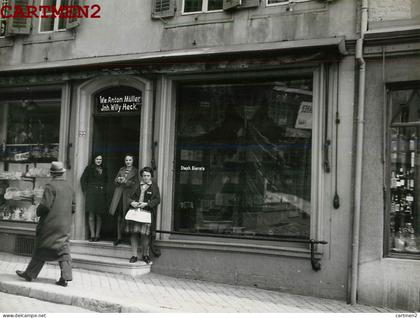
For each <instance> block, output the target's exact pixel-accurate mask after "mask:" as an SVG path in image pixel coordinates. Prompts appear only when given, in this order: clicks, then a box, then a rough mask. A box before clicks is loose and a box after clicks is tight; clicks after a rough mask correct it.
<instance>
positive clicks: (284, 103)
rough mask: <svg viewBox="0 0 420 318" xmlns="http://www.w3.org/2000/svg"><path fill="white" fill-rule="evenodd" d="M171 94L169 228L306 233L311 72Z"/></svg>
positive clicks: (190, 86) (189, 88)
mask: <svg viewBox="0 0 420 318" xmlns="http://www.w3.org/2000/svg"><path fill="white" fill-rule="evenodd" d="M177 96H178V100H177V119H176V157H175V200H174V211H175V212H174V229H175V230H176V231H182V232H186V231H189V232H202V233H218V234H234V235H244V236H252V235H261V234H263V235H276V236H284V237H292V238H305V239H307V238H309V237H310V219H311V162H312V100H313V80H312V77H308V78H298V79H294V78H290V79H275V80H269V81H253V82H245V83H244V82H240V83H203V84H181V85H180V86H179V88H178V90H177Z"/></svg>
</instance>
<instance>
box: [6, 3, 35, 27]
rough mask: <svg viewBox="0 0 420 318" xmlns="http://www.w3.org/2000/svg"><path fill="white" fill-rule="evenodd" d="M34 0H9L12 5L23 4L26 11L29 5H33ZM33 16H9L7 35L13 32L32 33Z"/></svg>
mask: <svg viewBox="0 0 420 318" xmlns="http://www.w3.org/2000/svg"><path fill="white" fill-rule="evenodd" d="M32 3H33V0H9V4H10V5H11V6H12V7H15V6H21V7H22V8H23V11H24V12H26V8H27V6H28V5H32ZM31 25H32V18H8V19H7V28H6V29H7V35H12V34H29V33H31Z"/></svg>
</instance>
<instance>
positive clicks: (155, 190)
mask: <svg viewBox="0 0 420 318" xmlns="http://www.w3.org/2000/svg"><path fill="white" fill-rule="evenodd" d="M140 193H141V188H140V184H139V185H138V186H137V188H136V190H135V191H134V192H133V194H132V195H131V197H130V199H129V200H128V203H129V204H131V202H133V201H136V202H138V201H139V198H140ZM143 202H145V203H147V205H146V206H145V207H144V209H145V210H148V211H150V212H152V228H154V225H155V222H156V208H157V206H158V205H159V203H160V191H159V187H158V186H157V184H156V183H155V182H152V184H151V185H150V186H149V188H148V189H147V190H146V192H145V193H144V197H143ZM130 206H131V205H130ZM124 215H125V214H124Z"/></svg>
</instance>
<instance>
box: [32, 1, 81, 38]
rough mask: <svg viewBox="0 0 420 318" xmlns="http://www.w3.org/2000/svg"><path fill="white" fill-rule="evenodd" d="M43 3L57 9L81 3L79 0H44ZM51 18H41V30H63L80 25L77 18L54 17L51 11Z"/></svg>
mask: <svg viewBox="0 0 420 318" xmlns="http://www.w3.org/2000/svg"><path fill="white" fill-rule="evenodd" d="M41 4H42V5H44V6H50V7H55V8H56V9H57V11H59V10H60V8H61V7H63V6H76V5H79V0H42V1H41ZM50 14H51V17H50V18H42V19H39V20H40V22H39V32H40V33H42V32H53V31H63V30H66V29H69V28H72V27H75V26H77V25H78V21H77V18H60V17H54V16H53V13H52V12H50Z"/></svg>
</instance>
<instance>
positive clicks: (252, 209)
mask: <svg viewBox="0 0 420 318" xmlns="http://www.w3.org/2000/svg"><path fill="white" fill-rule="evenodd" d="M3 2H4V5H16V4H20V5H23V6H25V5H28V2H27V1H18V0H16V1H10V0H9V1H4V0H3ZM47 2H48V1H43V0H35V1H34V2H33V4H34V5H52V4H53V3H50V2H48V3H47ZM61 2H62V1H56V2H54V5H57V6H59V5H60V4H62V3H61ZM397 2H398V3H400V7H399V8H392V7H386V5H389V6H392V5H395V4H396V3H397ZM63 3H64V2H63ZM66 3H67V2H66ZM71 3H73V2H71ZM77 3H78V2H77V1H74V4H77ZM30 4H32V2H31V3H30ZM408 7H409V8H410V9H408ZM418 12H419V11H418V8H417V4H416V3H415V1H412V2H410V1H393V2H389V3H388V2H385V1H353V0H335V1H318V0H304V1H278V0H261V1H258V0H257V1H252V0H247V1H245V0H243V1H227V0H225V1H222V0H214V1H211V0H203V1H191V0H155V1H129V0H121V1H112V0H103V1H101V2H100V15H101V17H100V18H98V19H89V18H83V19H79V20H75V19H64V18H63V19H61V18H55V19H54V18H51V19H44V18H36V17H34V18H32V19H18V18H16V19H10V18H3V19H2V20H1V21H0V22H1V24H2V37H0V73H1V77H0V122H1V126H0V127H1V129H0V141H1V145H2V149H1V162H0V177H1V179H2V181H1V188H0V189H1V191H2V192H3V195H2V199H1V201H0V202H1V208H2V210H1V213H2V220H0V239H1V240H2V241H4V242H5V243H4V245H3V244H2V246H3V250H5V251H12V252H25V250H27V251H30V244H31V239H32V237H33V235H34V228H35V222H36V218H35V215H34V210H35V207H36V204H37V202H39V198H40V196H41V195H42V186H43V184H45V182H46V179H45V176H46V175H47V170H48V167H49V163H50V162H51V161H52V160H55V159H59V160H62V161H64V162H65V163H66V167H67V175H66V178H67V179H68V181H69V182H71V183H72V185H73V187H74V189H75V202H76V214H75V218H74V227H73V238H74V244H77V243H78V242H81V241H86V239H87V223H86V211H85V208H84V195H83V193H82V191H81V187H80V177H81V175H82V173H83V170H84V169H85V167H86V166H87V165H88V164H89V162H90V161H91V159H92V155H93V153H96V152H102V153H104V157H105V164H106V166H107V168H108V171H109V175H110V176H113V175H115V174H116V172H117V171H118V168H119V167H121V166H122V165H123V158H124V155H125V154H126V153H134V154H135V156H136V160H135V165H136V166H139V167H143V166H146V165H147V166H152V167H153V168H154V169H155V171H156V176H155V182H157V184H158V185H159V187H160V189H161V193H162V202H161V204H160V206H159V209H158V214H157V219H156V228H157V230H159V231H161V232H158V233H156V235H157V243H156V244H157V246H159V248H160V250H161V255H160V257H158V258H155V259H154V262H153V265H152V271H154V272H157V273H163V274H169V275H174V276H183V277H190V278H195V279H204V280H212V281H219V282H226V283H231V284H242V285H252V286H257V287H262V288H272V289H276V290H282V291H287V292H292V293H299V294H306V295H314V296H320V297H329V298H336V299H347V300H349V301H351V302H355V301H359V302H362V303H370V304H381V305H388V306H394V307H397V308H406V309H415V310H416V309H418V306H419V298H418V297H419V296H418V295H419V293H418V287H417V286H416V285H415V283H414V281H413V280H412V277H413V275H418V273H419V271H418V268H419V266H420V265H419V263H418V256H419V255H420V253H418V251H417V248H418V247H419V245H418V244H420V242H417V241H416V237H415V236H416V235H418V233H419V225H418V216H417V214H416V213H417V212H416V211H417V209H416V206H415V203H416V202H417V201H416V197H415V172H413V171H415V166H416V165H415V164H414V165H412V166H410V163H411V162H412V160H411V158H412V156H413V155H412V153H416V151H415V150H413V149H417V148H413V144H414V145H416V147H417V143H416V142H414V141H412V140H414V135H415V128H412V126H413V127H415V126H416V123H415V118H414V117H413V119H412V116H416V113H415V111H414V110H413V111H411V112H410V111H407V110H406V108H404V112H403V115H400V116H399V117H398V116H397V110H394V109H393V108H392V107H394V106H392V105H394V104H393V103H391V102H390V99H396V100H398V103H400V104H401V103H403V102H404V103H405V104H407V105H415V103H416V98H417V97H416V96H417V91H416V89H417V88H416V87H418V86H416V80H419V78H416V76H417V77H418V76H419V72H418V71H417V72H416V68H415V67H413V66H415V65H416V63H417V60H416V56H415V53H416V52H417V51H416V43H415V41H414V39H415V36H416V22H415V21H416V18H417V17H418V16H417V15H416V14H418ZM397 13H398V14H401V16H400V15H398V14H397ZM396 15H397V16H396ZM396 21H398V22H396ZM364 25H365V27H364ZM394 32H396V33H394ZM396 34H398V36H395V35H396ZM387 50H388V51H387ZM391 51H392V52H391ZM363 76H364V77H363ZM364 83H366V85H364ZM361 84H362V85H361ZM361 87H362V88H363V89H362V90H361V89H360V88H361ZM361 92H363V94H361ZM361 97H363V98H364V100H363V98H362V99H361ZM362 104H363V105H364V107H362V106H361V105H362ZM385 105H386V107H385ZM407 107H408V108H410V107H414V106H407ZM385 109H389V111H386V112H385ZM410 109H411V108H410ZM361 111H362V112H361ZM407 112H408V115H407ZM391 115H392V116H391ZM363 116H364V118H365V119H364V120H361V119H363ZM386 116H391V117H390V118H392V119H395V118H397V117H398V118H399V119H398V120H399V122H396V126H395V127H398V128H395V127H394V126H393V125H394V123H393V122H392V123H391V122H389V120H390V119H389V118H388V117H386ZM407 116H408V117H407ZM394 117H395V118H394ZM407 118H408V119H407ZM388 122H389V125H388ZM406 122H408V123H409V124H410V125H411V126H410V125H408V124H406ZM400 126H402V127H408V126H409V127H410V128H400ZM399 129H400V130H401V129H402V131H399ZM404 129H405V130H404ZM361 132H362V134H361ZM361 137H362V141H360V140H359V138H361ZM392 138H394V139H392ZM398 138H399V139H398ZM410 138H412V139H410ZM405 144H407V147H406V148H401V147H404V145H405ZM393 146H394V147H395V150H392V149H393V148H392V147H393ZM358 147H359V148H358ZM410 147H411V148H410ZM360 148H362V151H360ZM358 149H359V150H358ZM400 149H402V150H401V151H400ZM404 149H405V150H404ZM410 151H411V152H410ZM393 152H395V154H394V153H393ZM403 153H405V155H403ZM395 156H397V157H395ZM404 156H406V159H405V161H404ZM388 157H389V160H388V159H387V158H388ZM360 158H361V159H362V163H363V164H362V165H360V164H358V162H359V161H360ZM392 158H395V160H394V159H392ZM393 160H394V161H393ZM414 162H415V155H414ZM374 163H375V164H374ZM403 163H405V164H406V166H402V164H403ZM392 164H394V166H392ZM400 168H402V169H403V170H402V172H401V173H400ZM411 168H412V169H411ZM397 174H398V176H397ZM391 175H392V178H391ZM413 175H414V177H413ZM360 176H361V177H360ZM391 179H392V185H391ZM394 179H395V181H394ZM397 179H398V186H396V185H395V186H394V182H395V183H396V182H397ZM358 180H359V181H360V186H359V187H358V186H357V184H358ZM402 180H404V181H402ZM401 182H403V183H404V182H405V183H404V184H403V186H404V187H403V186H402V185H401ZM405 184H407V186H405ZM358 189H360V191H358ZM384 189H385V191H383V190H384ZM391 189H392V191H391ZM112 191H113V183H112V178H111V181H110V182H109V185H108V194H109V197H111V196H112ZM410 195H411V196H410ZM407 196H408V197H409V199H407ZM411 197H412V199H411ZM397 199H398V200H397ZM397 201H398V212H397V209H396V208H395V205H396V204H397ZM391 203H392V208H391ZM402 206H404V208H403V207H402ZM407 209H411V212H410V210H409V211H408V212H406V211H407ZM359 210H360V211H359ZM358 211H359V212H358ZM403 211H404V212H403ZM396 215H398V216H397V217H396ZM402 215H403V216H402ZM114 221H115V220H113V219H112V218H111V217H109V218H108V219H107V220H106V222H104V228H103V231H102V232H103V233H102V236H103V239H104V240H105V241H106V240H109V241H111V240H112V239H113V238H114V236H115V226H114ZM409 221H411V222H409ZM407 223H408V225H407ZM410 224H411V225H410ZM356 229H357V230H356ZM399 232H401V233H399ZM191 234H193V235H191ZM413 235H414V238H413ZM309 240H314V241H325V242H326V243H327V244H315V245H314V247H315V251H314V257H315V260H314V259H313V258H312V260H311V248H310V244H309V243H308V241H309ZM413 242H414V243H413ZM86 244H87V246H88V247H87V248H92V246H93V247H98V246H100V244H99V243H86ZM89 244H91V246H90V247H89ZM92 244H93V245H92ZM101 244H107V243H106V242H105V243H101ZM355 244H356V245H355ZM416 244H417V245H416ZM355 246H356V248H355ZM119 248H120V247H115V249H119ZM355 255H356V256H355ZM311 261H312V263H316V261H318V262H319V263H320V264H321V268H320V270H314V268H315V269H318V268H317V267H316V266H311ZM127 262H128V260H127ZM394 269H395V270H394ZM390 271H392V275H390V274H389V272H390ZM410 280H411V281H412V283H410V284H411V285H410V284H408V283H407V282H409V281H410ZM397 286H398V293H397V294H395V293H394V292H393V291H395V288H396V287H397ZM416 291H417V294H416ZM416 297H417V298H416ZM416 306H417V307H416Z"/></svg>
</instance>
